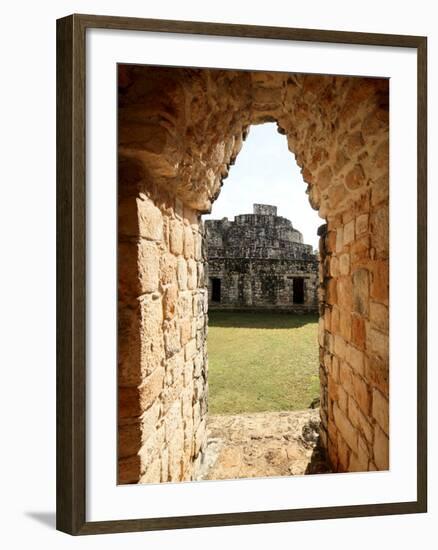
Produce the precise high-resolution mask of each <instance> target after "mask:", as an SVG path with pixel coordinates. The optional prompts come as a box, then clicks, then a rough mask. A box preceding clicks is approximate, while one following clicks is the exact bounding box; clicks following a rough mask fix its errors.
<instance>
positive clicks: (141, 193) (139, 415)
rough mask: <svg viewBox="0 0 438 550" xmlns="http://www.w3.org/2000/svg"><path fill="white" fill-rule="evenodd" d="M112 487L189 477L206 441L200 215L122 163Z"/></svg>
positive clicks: (204, 296) (204, 303) (204, 299)
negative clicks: (115, 469) (115, 467)
mask: <svg viewBox="0 0 438 550" xmlns="http://www.w3.org/2000/svg"><path fill="white" fill-rule="evenodd" d="M119 174H120V181H121V182H122V181H123V185H121V186H120V189H119V243H118V282H119V287H118V296H119V298H118V301H119V305H118V319H119V326H118V334H119V338H118V342H119V350H118V357H119V368H118V386H119V390H118V392H119V407H118V422H119V429H118V456H119V474H118V481H119V483H134V482H140V483H144V482H160V481H180V480H190V479H193V478H194V477H196V471H197V469H198V467H199V464H200V460H201V457H202V452H203V449H204V447H205V443H206V412H207V350H206V342H205V333H206V329H207V315H206V312H207V292H206V290H205V283H204V275H203V261H204V258H203V253H202V236H201V233H200V229H199V216H198V215H197V214H196V213H195V212H193V210H191V209H190V208H186V207H184V205H183V203H182V202H181V201H180V200H179V199H177V198H175V197H172V196H170V195H169V194H168V193H166V192H163V191H162V190H161V189H160V188H158V187H153V186H147V185H145V182H144V180H143V176H142V171H141V167H138V166H137V167H135V166H134V165H133V164H132V163H131V162H129V163H125V162H123V161H122V162H121V163H120V171H119Z"/></svg>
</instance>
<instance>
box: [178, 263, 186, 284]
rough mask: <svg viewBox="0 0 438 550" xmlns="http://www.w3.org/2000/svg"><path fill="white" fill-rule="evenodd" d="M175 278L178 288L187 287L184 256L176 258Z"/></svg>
mask: <svg viewBox="0 0 438 550" xmlns="http://www.w3.org/2000/svg"><path fill="white" fill-rule="evenodd" d="M177 279H178V286H179V288H180V290H186V289H187V262H186V261H185V260H184V258H178V262H177Z"/></svg>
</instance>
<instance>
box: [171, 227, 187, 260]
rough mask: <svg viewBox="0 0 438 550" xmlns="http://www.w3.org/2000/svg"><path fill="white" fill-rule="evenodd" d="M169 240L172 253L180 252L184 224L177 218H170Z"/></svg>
mask: <svg viewBox="0 0 438 550" xmlns="http://www.w3.org/2000/svg"><path fill="white" fill-rule="evenodd" d="M169 240H170V251H171V252H172V254H175V256H178V255H180V254H182V253H183V249H184V226H183V224H182V222H180V221H179V220H171V222H170V235H169Z"/></svg>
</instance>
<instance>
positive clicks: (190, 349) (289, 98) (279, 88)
mask: <svg viewBox="0 0 438 550" xmlns="http://www.w3.org/2000/svg"><path fill="white" fill-rule="evenodd" d="M266 121H276V122H277V124H278V126H279V130H280V131H281V132H282V133H284V134H285V135H286V137H287V141H288V145H289V148H290V150H291V151H293V152H294V154H295V157H296V160H297V163H298V165H299V166H300V167H301V169H302V172H303V177H304V180H305V181H306V183H307V193H308V196H309V200H310V203H311V205H312V206H313V207H314V208H315V209H317V210H318V212H319V215H320V217H321V218H323V219H325V220H326V221H327V224H326V225H325V226H323V227H321V228H320V231H319V236H320V244H319V249H320V273H319V282H320V288H319V316H320V320H319V336H318V340H319V364H320V381H321V392H320V394H321V406H320V420H321V429H320V438H321V442H322V445H323V447H324V449H325V451H326V454H327V457H328V459H329V461H330V464H331V467H332V469H333V471H334V472H342V471H366V470H374V469H378V470H384V469H386V468H387V467H388V456H389V453H388V449H389V430H388V398H389V387H388V364H389V360H388V330H389V329H388V296H389V292H388V268H389V257H388V252H389V245H388V199H389V197H388V195H389V193H388V181H389V177H388V169H389V168H388V135H389V132H388V124H389V122H388V82H387V81H386V80H384V79H373V78H354V77H339V76H337V77H333V76H324V75H317V76H313V75H291V74H283V73H263V72H250V71H227V70H219V69H218V70H215V69H184V68H162V67H137V66H129V67H128V66H120V68H119V244H118V247H119V248H118V250H119V256H118V257H119V307H118V313H119V315H118V319H119V331H118V344H119V348H118V349H119V370H118V376H119V378H118V380H119V391H118V393H119V410H118V412H119V414H118V422H119V430H118V433H119V445H118V449H119V452H118V459H119V462H118V463H119V483H138V482H141V483H143V482H159V481H179V480H188V479H196V478H197V476H198V472H199V468H200V467H201V465H202V461H203V457H204V451H205V445H206V435H207V432H206V421H207V415H208V384H207V372H208V360H207V349H206V343H205V342H206V338H205V337H206V331H207V309H208V292H207V276H206V273H205V269H204V268H205V250H204V249H203V230H202V224H201V223H200V221H201V215H202V214H203V213H205V212H208V211H210V209H211V205H212V203H213V202H214V200H215V198H216V197H217V195H218V193H219V191H220V188H221V184H222V181H223V179H225V178H226V176H227V174H228V170H229V167H230V165H231V164H233V162H234V161H235V159H236V156H237V154H238V152H239V150H240V148H241V145H242V141H243V139H244V137H245V135H246V132H247V128H248V127H249V126H250V125H251V124H260V123H262V122H266ZM223 288H224V285H223V284H222V292H223Z"/></svg>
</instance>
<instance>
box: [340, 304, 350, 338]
mask: <svg viewBox="0 0 438 550" xmlns="http://www.w3.org/2000/svg"><path fill="white" fill-rule="evenodd" d="M339 332H340V335H341V336H342V338H344V340H345V341H347V342H348V341H349V340H350V338H351V315H350V313H349V312H348V311H346V310H345V309H341V310H340V314H339Z"/></svg>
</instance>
